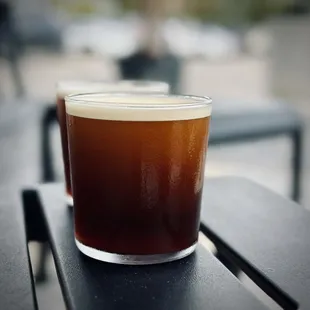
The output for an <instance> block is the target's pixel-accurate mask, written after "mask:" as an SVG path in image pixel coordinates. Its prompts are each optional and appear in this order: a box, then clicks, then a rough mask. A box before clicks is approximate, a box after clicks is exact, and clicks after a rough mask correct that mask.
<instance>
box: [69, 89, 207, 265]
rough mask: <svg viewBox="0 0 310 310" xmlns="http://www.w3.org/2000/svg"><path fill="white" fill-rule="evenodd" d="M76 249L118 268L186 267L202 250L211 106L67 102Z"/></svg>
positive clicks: (185, 101)
mask: <svg viewBox="0 0 310 310" xmlns="http://www.w3.org/2000/svg"><path fill="white" fill-rule="evenodd" d="M66 112H67V122H68V136H69V150H70V152H69V153H70V165H71V174H72V189H73V198H74V222H75V241H76V244H77V247H78V248H79V249H80V251H81V252H83V253H84V254H86V255H87V256H90V257H92V258H95V259H98V260H101V261H105V262H111V263H119V264H132V265H143V264H156V263H162V262H168V261H172V260H176V259H180V258H182V257H185V256H187V255H189V254H190V253H192V252H193V251H194V249H195V247H196V243H197V238H198V230H199V222H200V206H201V196H202V188H203V180H204V167H205V158H206V152H207V141H208V133H209V122H210V115H211V99H209V98H207V97H195V96H177V95H155V94H132V93H131V94H113V93H110V94H104V93H97V94H81V95H72V96H68V97H66Z"/></svg>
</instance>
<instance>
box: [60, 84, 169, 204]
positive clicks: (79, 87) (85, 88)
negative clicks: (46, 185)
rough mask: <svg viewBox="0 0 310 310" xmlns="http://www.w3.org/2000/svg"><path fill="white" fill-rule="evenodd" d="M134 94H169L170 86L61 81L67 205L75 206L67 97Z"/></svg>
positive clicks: (61, 126) (62, 142)
mask: <svg viewBox="0 0 310 310" xmlns="http://www.w3.org/2000/svg"><path fill="white" fill-rule="evenodd" d="M93 92H132V93H158V94H167V93H168V92H169V85H168V84H167V83H165V82H158V81H134V80H122V81H117V82H98V81H97V82H94V81H69V80H68V81H61V82H59V83H58V84H57V115H58V121H59V126H60V136H61V144H62V154H63V163H64V174H65V186H66V196H67V203H68V205H69V206H72V205H73V199H72V190H71V181H70V164H69V150H68V135H67V121H66V109H65V99H64V98H65V97H66V96H68V95H72V94H78V93H93Z"/></svg>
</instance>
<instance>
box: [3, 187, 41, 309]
mask: <svg viewBox="0 0 310 310" xmlns="http://www.w3.org/2000/svg"><path fill="white" fill-rule="evenodd" d="M0 196H1V203H0V230H1V233H0V309H5V310H34V309H37V301H36V297H35V293H34V283H33V277H32V273H31V267H30V260H29V256H28V248H27V242H26V233H25V225H24V220H23V213H22V206H21V203H20V202H19V201H18V199H14V198H10V199H6V198H5V193H4V192H0Z"/></svg>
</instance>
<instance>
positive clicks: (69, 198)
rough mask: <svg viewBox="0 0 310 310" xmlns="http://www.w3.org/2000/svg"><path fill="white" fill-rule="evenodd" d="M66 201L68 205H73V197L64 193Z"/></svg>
mask: <svg viewBox="0 0 310 310" xmlns="http://www.w3.org/2000/svg"><path fill="white" fill-rule="evenodd" d="M66 202H67V205H68V206H69V207H73V198H72V196H71V195H69V194H66Z"/></svg>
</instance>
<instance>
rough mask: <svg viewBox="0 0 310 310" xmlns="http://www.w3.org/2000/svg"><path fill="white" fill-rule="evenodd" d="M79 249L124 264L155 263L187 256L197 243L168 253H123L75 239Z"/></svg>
mask: <svg viewBox="0 0 310 310" xmlns="http://www.w3.org/2000/svg"><path fill="white" fill-rule="evenodd" d="M75 243H76V245H77V247H78V249H79V250H80V251H81V252H82V253H83V254H85V255H87V256H89V257H91V258H94V259H97V260H100V261H103V262H107V263H114V264H122V265H153V264H161V263H167V262H171V261H174V260H177V259H181V258H183V257H186V256H188V255H190V254H191V253H193V252H194V250H195V248H196V245H197V243H195V244H193V245H192V246H190V247H189V248H187V249H184V250H181V251H179V252H174V253H167V254H154V255H123V254H115V253H109V252H104V251H101V250H97V249H94V248H91V247H89V246H86V245H84V244H82V243H81V242H79V241H78V240H76V239H75Z"/></svg>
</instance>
